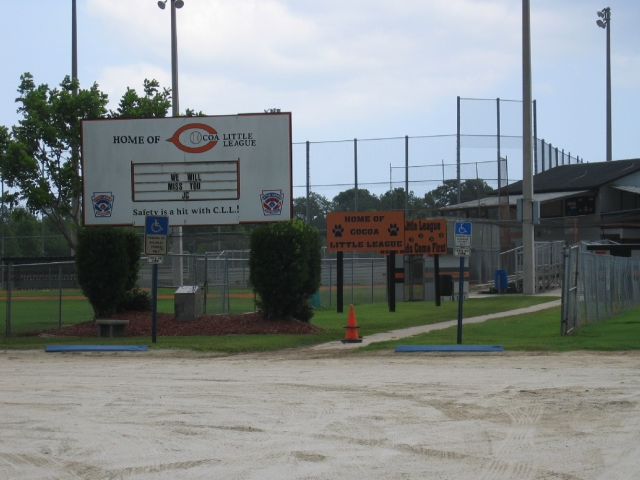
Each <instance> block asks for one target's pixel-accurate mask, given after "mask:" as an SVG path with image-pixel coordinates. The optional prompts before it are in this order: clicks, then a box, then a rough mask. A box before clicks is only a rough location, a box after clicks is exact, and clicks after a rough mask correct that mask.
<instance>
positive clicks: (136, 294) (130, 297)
mask: <svg viewBox="0 0 640 480" xmlns="http://www.w3.org/2000/svg"><path fill="white" fill-rule="evenodd" d="M149 310H151V295H150V294H149V292H145V291H144V290H140V289H139V288H138V287H135V288H134V289H132V290H129V291H128V292H125V294H124V298H123V299H122V302H120V305H118V311H119V312H130V311H136V312H147V311H149Z"/></svg>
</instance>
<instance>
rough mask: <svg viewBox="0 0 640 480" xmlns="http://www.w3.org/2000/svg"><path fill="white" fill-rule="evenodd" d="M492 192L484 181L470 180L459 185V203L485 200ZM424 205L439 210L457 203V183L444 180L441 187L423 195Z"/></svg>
mask: <svg viewBox="0 0 640 480" xmlns="http://www.w3.org/2000/svg"><path fill="white" fill-rule="evenodd" d="M492 191H493V188H491V187H490V186H489V185H487V183H486V182H485V181H484V180H481V179H470V180H465V181H463V182H461V184H460V201H461V202H470V201H472V200H478V199H479V198H485V197H486V196H487V195H488V194H489V193H491V192H492ZM424 203H425V205H426V206H427V207H428V208H435V209H437V208H441V207H446V206H447V205H455V204H457V203H458V181H457V180H455V179H453V180H445V181H444V182H443V183H442V185H440V186H439V187H437V188H435V189H433V190H431V191H430V192H427V193H425V195H424Z"/></svg>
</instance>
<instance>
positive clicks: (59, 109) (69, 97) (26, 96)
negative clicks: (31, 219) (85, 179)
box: [0, 73, 202, 249]
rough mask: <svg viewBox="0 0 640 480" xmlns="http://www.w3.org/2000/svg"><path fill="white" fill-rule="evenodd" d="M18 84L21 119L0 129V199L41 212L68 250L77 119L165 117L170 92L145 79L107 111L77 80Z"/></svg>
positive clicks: (76, 216)
mask: <svg viewBox="0 0 640 480" xmlns="http://www.w3.org/2000/svg"><path fill="white" fill-rule="evenodd" d="M20 81H21V82H20V87H19V88H18V92H19V94H20V96H19V97H18V99H17V100H16V102H18V103H19V104H20V107H19V108H18V112H19V113H21V114H22V119H20V120H19V121H18V124H17V125H15V126H14V127H13V128H12V129H11V131H10V132H9V131H8V130H7V129H6V128H4V127H2V128H0V174H1V175H2V178H3V179H4V181H5V182H6V184H7V186H8V187H9V189H10V190H9V191H8V192H7V193H5V195H4V197H3V199H2V200H3V202H5V204H8V205H18V204H24V205H25V206H26V208H27V209H28V210H29V211H30V212H32V213H35V212H42V213H44V214H45V215H46V216H47V217H48V218H49V219H50V220H51V221H52V222H53V224H54V225H55V226H56V228H57V229H58V230H59V231H60V233H62V235H63V236H64V238H65V239H66V241H67V244H68V246H69V247H70V248H71V249H74V248H75V244H76V232H77V230H78V229H79V228H80V227H81V214H80V205H81V201H80V198H81V194H82V185H81V178H80V176H79V162H80V158H81V154H82V150H81V148H82V145H81V132H80V130H81V122H82V120H92V119H99V118H106V117H110V118H158V117H165V116H166V115H167V113H168V111H169V108H170V107H171V92H170V90H169V89H166V88H164V89H161V88H160V85H159V83H158V82H157V81H156V80H147V79H145V80H144V83H143V94H142V95H138V93H137V92H136V90H134V89H131V88H127V91H126V92H125V94H124V95H123V96H122V98H121V100H120V102H119V104H118V108H117V109H116V110H115V111H113V110H112V111H107V108H106V106H107V102H108V98H107V95H106V94H105V93H103V92H101V91H100V90H99V88H98V85H97V84H96V83H94V84H93V85H92V86H91V87H90V88H89V89H80V88H79V83H78V81H77V80H71V79H70V78H69V77H68V76H67V77H65V78H64V80H63V81H62V83H60V85H59V87H58V88H49V86H48V85H47V84H42V85H36V84H35V82H34V79H33V76H32V75H31V74H30V73H25V74H24V75H22V76H21V77H20ZM74 90H77V94H76V95H74V94H73V92H74ZM188 113H189V114H191V115H200V114H202V112H199V113H197V114H196V113H195V112H193V111H192V110H190V111H189V112H188Z"/></svg>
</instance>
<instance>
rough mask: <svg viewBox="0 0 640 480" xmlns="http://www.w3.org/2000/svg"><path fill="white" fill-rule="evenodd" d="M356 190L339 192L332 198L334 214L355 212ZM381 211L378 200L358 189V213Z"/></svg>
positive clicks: (364, 190)
mask: <svg viewBox="0 0 640 480" xmlns="http://www.w3.org/2000/svg"><path fill="white" fill-rule="evenodd" d="M355 199H356V189H355V188H350V189H348V190H344V191H343V192H340V193H339V194H338V195H336V196H335V197H333V209H334V211H336V212H353V211H355V202H356V200H355ZM380 210H383V209H382V208H380V199H379V198H378V197H377V196H376V195H375V194H373V193H371V192H370V191H369V190H367V189H366V188H359V189H358V211H359V212H375V211H380Z"/></svg>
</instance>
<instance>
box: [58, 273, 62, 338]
mask: <svg viewBox="0 0 640 480" xmlns="http://www.w3.org/2000/svg"><path fill="white" fill-rule="evenodd" d="M58 328H62V263H59V264H58Z"/></svg>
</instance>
